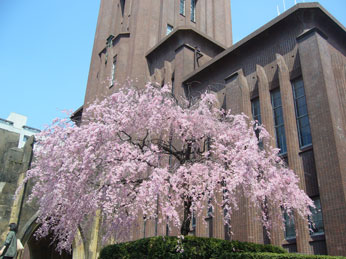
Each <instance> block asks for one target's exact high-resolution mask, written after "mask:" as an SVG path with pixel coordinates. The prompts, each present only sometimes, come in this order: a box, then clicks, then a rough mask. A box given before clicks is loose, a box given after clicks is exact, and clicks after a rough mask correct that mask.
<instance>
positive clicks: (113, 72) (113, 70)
mask: <svg viewBox="0 0 346 259" xmlns="http://www.w3.org/2000/svg"><path fill="white" fill-rule="evenodd" d="M116 69H117V56H114V57H113V64H112V79H111V85H110V86H109V87H112V86H113V85H114V82H115V71H116Z"/></svg>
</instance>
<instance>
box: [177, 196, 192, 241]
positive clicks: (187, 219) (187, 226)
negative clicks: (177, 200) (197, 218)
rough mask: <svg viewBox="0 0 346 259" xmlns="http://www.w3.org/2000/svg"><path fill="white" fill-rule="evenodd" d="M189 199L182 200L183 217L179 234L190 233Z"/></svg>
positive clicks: (185, 234)
mask: <svg viewBox="0 0 346 259" xmlns="http://www.w3.org/2000/svg"><path fill="white" fill-rule="evenodd" d="M190 207H191V200H190V199H187V200H186V201H184V219H183V223H182V224H181V229H180V234H182V235H184V236H187V235H188V234H189V233H190V223H191V211H190Z"/></svg>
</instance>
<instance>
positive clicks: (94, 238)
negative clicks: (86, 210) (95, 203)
mask: <svg viewBox="0 0 346 259" xmlns="http://www.w3.org/2000/svg"><path fill="white" fill-rule="evenodd" d="M100 224H101V210H100V209H98V210H97V211H96V215H95V217H94V222H93V227H92V230H91V237H90V243H89V258H90V259H97V258H98V255H99V232H100Z"/></svg>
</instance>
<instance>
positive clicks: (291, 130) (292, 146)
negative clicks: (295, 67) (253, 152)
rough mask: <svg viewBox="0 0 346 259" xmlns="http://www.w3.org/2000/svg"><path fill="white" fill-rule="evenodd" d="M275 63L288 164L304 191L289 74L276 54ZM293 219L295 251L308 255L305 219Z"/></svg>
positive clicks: (283, 61)
mask: <svg viewBox="0 0 346 259" xmlns="http://www.w3.org/2000/svg"><path fill="white" fill-rule="evenodd" d="M276 61H277V65H278V71H279V82H280V94H281V102H282V111H283V117H284V125H285V133H286V143H287V157H288V164H289V167H290V168H291V169H292V170H294V172H295V173H296V175H297V176H298V177H299V179H300V181H299V187H300V188H301V189H303V190H305V191H306V186H305V176H304V168H303V163H302V160H301V157H300V156H299V151H300V148H299V139H298V132H297V122H296V116H295V109H294V100H293V91H292V85H291V81H290V74H289V70H288V67H287V65H286V62H285V60H284V58H283V57H282V56H281V55H280V54H276ZM294 219H295V228H296V242H297V251H298V253H305V254H310V253H311V248H310V245H309V239H310V234H309V229H308V223H307V221H306V219H303V218H301V217H299V216H298V215H297V214H296V213H295V214H294Z"/></svg>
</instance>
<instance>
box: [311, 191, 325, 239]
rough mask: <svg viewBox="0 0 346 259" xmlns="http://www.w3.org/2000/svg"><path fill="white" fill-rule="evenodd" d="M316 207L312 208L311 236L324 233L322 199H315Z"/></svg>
mask: <svg viewBox="0 0 346 259" xmlns="http://www.w3.org/2000/svg"><path fill="white" fill-rule="evenodd" d="M313 201H314V205H315V207H316V208H314V209H312V208H311V212H312V215H311V219H310V220H311V221H312V223H313V224H312V233H311V235H319V234H323V233H324V226H323V218H322V208H321V201H320V198H319V197H317V198H314V199H313Z"/></svg>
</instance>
